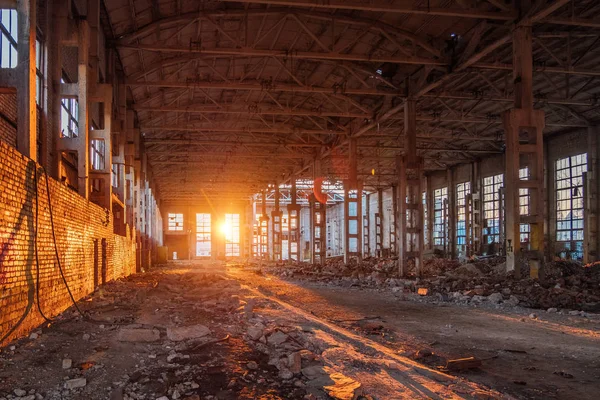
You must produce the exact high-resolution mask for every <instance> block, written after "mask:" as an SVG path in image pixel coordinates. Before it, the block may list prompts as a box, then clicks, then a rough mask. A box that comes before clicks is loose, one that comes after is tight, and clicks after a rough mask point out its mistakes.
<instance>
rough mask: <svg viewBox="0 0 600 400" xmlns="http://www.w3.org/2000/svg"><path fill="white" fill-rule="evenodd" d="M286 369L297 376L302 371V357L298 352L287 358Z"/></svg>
mask: <svg viewBox="0 0 600 400" xmlns="http://www.w3.org/2000/svg"><path fill="white" fill-rule="evenodd" d="M287 364H288V368H289V369H290V371H291V372H292V373H294V374H299V373H300V371H301V370H302V355H301V354H300V352H295V353H292V354H290V355H289V356H288V363H287Z"/></svg>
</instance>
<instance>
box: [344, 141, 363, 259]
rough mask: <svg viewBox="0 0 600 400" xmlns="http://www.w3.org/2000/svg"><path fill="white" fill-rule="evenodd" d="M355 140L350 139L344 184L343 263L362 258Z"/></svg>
mask: <svg viewBox="0 0 600 400" xmlns="http://www.w3.org/2000/svg"><path fill="white" fill-rule="evenodd" d="M357 147H358V146H357V140H356V139H350V146H349V171H348V180H347V181H346V182H345V183H344V244H345V246H344V262H346V263H348V262H349V261H350V259H351V258H357V259H358V260H360V259H361V258H362V257H361V255H362V204H361V203H362V191H361V188H360V187H359V186H360V185H359V183H358V181H357V176H358V173H357V166H358V162H357Z"/></svg>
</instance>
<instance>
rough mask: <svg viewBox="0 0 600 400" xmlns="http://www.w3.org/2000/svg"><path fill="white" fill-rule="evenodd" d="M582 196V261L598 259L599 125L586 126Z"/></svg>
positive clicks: (599, 258)
mask: <svg viewBox="0 0 600 400" xmlns="http://www.w3.org/2000/svg"><path fill="white" fill-rule="evenodd" d="M586 178H587V179H586V180H585V183H584V184H585V185H586V186H585V188H584V196H585V200H586V201H585V209H584V227H585V237H584V243H585V245H584V262H586V263H589V262H594V261H598V260H600V215H599V214H600V126H592V127H589V128H588V172H587V177H586Z"/></svg>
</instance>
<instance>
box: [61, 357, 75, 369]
mask: <svg viewBox="0 0 600 400" xmlns="http://www.w3.org/2000/svg"><path fill="white" fill-rule="evenodd" d="M72 365H73V361H72V360H71V359H70V358H65V359H64V360H62V368H63V369H69V368H71V366H72Z"/></svg>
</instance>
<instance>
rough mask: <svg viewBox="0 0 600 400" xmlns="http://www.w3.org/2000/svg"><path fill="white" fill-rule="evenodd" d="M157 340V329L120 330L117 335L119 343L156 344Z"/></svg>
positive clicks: (158, 336) (158, 337)
mask: <svg viewBox="0 0 600 400" xmlns="http://www.w3.org/2000/svg"><path fill="white" fill-rule="evenodd" d="M159 339H160V332H159V331H158V330H157V329H136V328H121V330H119V333H118V334H117V340H118V341H119V342H156V341H157V340H159Z"/></svg>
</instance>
